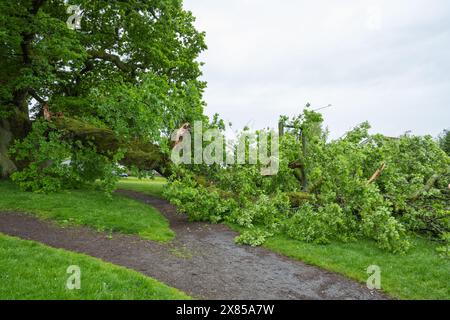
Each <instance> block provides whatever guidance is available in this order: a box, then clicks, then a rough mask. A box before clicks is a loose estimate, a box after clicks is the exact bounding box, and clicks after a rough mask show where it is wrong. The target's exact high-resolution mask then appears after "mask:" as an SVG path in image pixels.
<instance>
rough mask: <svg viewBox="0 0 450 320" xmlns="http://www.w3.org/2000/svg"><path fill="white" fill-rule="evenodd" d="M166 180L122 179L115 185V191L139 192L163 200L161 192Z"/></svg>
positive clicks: (159, 178) (157, 178)
mask: <svg viewBox="0 0 450 320" xmlns="http://www.w3.org/2000/svg"><path fill="white" fill-rule="evenodd" d="M165 185H166V179H164V178H161V177H156V178H154V179H138V178H135V177H128V178H122V179H120V181H119V182H118V183H117V189H125V190H133V191H139V192H142V193H145V194H148V195H151V196H155V197H160V198H163V190H164V186H165Z"/></svg>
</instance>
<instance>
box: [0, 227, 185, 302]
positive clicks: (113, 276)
mask: <svg viewBox="0 0 450 320" xmlns="http://www.w3.org/2000/svg"><path fill="white" fill-rule="evenodd" d="M0 261H1V263H0V300H18V299H19V300H34V299H42V300H110V299H111V300H122V299H124V300H185V299H190V298H189V296H187V295H186V294H185V293H183V292H181V291H179V290H177V289H174V288H171V287H168V286H167V285H165V284H163V283H161V282H158V281H156V280H154V279H152V278H149V277H146V276H144V275H142V274H140V273H138V272H136V271H133V270H130V269H127V268H123V267H119V266H116V265H113V264H110V263H106V262H103V261H102V260H99V259H96V258H92V257H89V256H86V255H83V254H78V253H73V252H69V251H65V250H61V249H54V248H51V247H47V246H44V245H41V244H38V243H36V242H32V241H26V240H20V239H18V238H14V237H9V236H5V235H3V234H1V233H0ZM69 266H78V267H79V268H80V272H81V282H80V284H81V287H80V289H79V290H77V289H75V290H69V289H67V287H66V284H67V280H68V278H69V277H70V276H71V274H72V273H70V274H68V273H67V268H68V267H69Z"/></svg>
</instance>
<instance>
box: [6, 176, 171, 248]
mask: <svg viewBox="0 0 450 320" xmlns="http://www.w3.org/2000/svg"><path fill="white" fill-rule="evenodd" d="M0 211H4V212H5V211H9V212H25V213H30V214H33V215H36V216H37V217H39V218H43V219H51V220H54V221H56V222H58V223H60V224H63V225H64V224H68V225H85V226H89V227H92V228H94V229H95V230H98V231H105V232H120V233H124V234H135V235H139V236H140V237H142V238H144V239H148V240H154V241H161V242H168V241H171V240H172V239H173V238H174V236H175V234H174V232H173V231H172V230H171V229H170V228H169V222H168V221H167V219H166V218H165V217H163V216H162V215H161V214H160V213H159V211H157V210H156V209H154V208H152V207H150V206H149V205H147V204H144V203H140V202H138V201H135V200H132V199H128V198H126V197H124V196H121V195H117V194H113V195H112V198H110V197H108V196H107V195H105V194H104V193H103V192H101V191H98V190H94V189H90V190H73V191H61V192H59V193H53V194H42V193H32V192H23V191H20V190H19V189H18V188H17V187H16V186H15V185H14V184H13V183H11V182H9V181H0Z"/></svg>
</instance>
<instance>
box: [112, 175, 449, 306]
mask: <svg viewBox="0 0 450 320" xmlns="http://www.w3.org/2000/svg"><path fill="white" fill-rule="evenodd" d="M164 183H165V181H164V180H163V179H160V180H159V181H152V180H137V179H132V180H130V181H125V182H121V184H120V187H121V188H124V189H127V188H128V189H133V190H136V191H141V192H145V193H148V194H152V195H159V194H161V193H162V190H163V188H164ZM231 227H232V228H233V229H235V230H237V231H242V229H241V228H236V226H231ZM264 246H265V247H266V248H268V249H270V250H272V251H275V252H278V253H280V254H283V255H285V256H288V257H291V258H293V259H298V260H301V261H304V262H305V263H308V264H311V265H316V266H319V267H322V268H324V269H327V270H330V271H334V272H338V273H341V274H343V275H346V276H348V277H350V278H352V279H356V280H358V281H361V282H363V283H365V282H366V280H367V278H368V276H369V275H368V274H367V273H366V270H367V267H368V266H370V265H378V266H379V267H380V268H381V286H382V290H383V291H384V292H386V293H387V294H389V295H391V296H393V297H396V298H401V299H450V260H448V259H444V258H441V257H439V255H438V254H437V252H436V250H435V248H436V244H435V243H433V242H431V241H428V240H424V239H416V240H415V241H414V248H413V249H412V250H411V251H409V252H408V253H407V254H404V255H397V254H391V253H388V252H386V251H383V250H380V249H379V248H377V247H376V245H375V244H374V243H373V242H371V241H358V242H354V243H347V244H346V243H332V244H329V245H315V244H310V243H304V242H300V241H296V240H292V239H289V238H288V237H286V236H275V237H272V238H270V239H268V241H267V242H266V243H265V244H264Z"/></svg>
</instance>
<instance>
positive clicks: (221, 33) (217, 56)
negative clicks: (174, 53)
mask: <svg viewBox="0 0 450 320" xmlns="http://www.w3.org/2000/svg"><path fill="white" fill-rule="evenodd" d="M185 7H186V8H187V9H188V10H191V11H192V12H193V14H194V16H196V17H197V22H196V24H197V27H198V29H200V30H202V31H206V32H207V44H208V46H209V50H208V51H206V52H205V53H204V55H203V56H202V59H201V60H202V61H205V62H206V65H205V67H204V77H205V80H206V81H208V89H207V90H206V93H205V100H206V102H207V103H208V107H207V109H206V111H207V113H209V114H213V113H216V112H218V113H219V114H221V116H222V117H223V118H224V119H226V120H229V121H231V122H233V123H234V124H235V125H237V126H238V127H242V126H244V125H247V124H248V123H251V124H252V125H253V126H254V127H255V128H261V127H267V126H273V127H274V126H276V122H277V120H278V116H279V115H280V114H287V115H293V114H295V113H298V112H299V111H300V110H301V107H302V106H304V104H305V103H306V102H311V103H312V104H313V106H317V107H321V106H324V105H328V104H329V103H331V104H333V105H334V107H333V108H331V109H327V110H325V111H324V115H325V120H326V124H327V125H329V127H330V129H331V131H332V136H333V137H336V136H340V135H341V134H342V133H343V132H344V131H346V130H348V129H349V128H351V127H353V126H355V125H357V124H358V123H359V122H362V121H364V120H369V122H371V124H372V125H373V128H374V129H373V130H374V131H376V132H382V133H385V134H388V135H398V134H400V133H402V132H404V131H407V130H413V132H414V133H417V134H426V133H431V134H434V135H435V134H437V133H438V132H439V131H441V130H442V129H443V128H446V127H449V126H450V121H449V120H450V95H449V92H450V76H449V74H448V70H450V58H449V57H448V56H449V55H448V51H449V45H450V31H449V30H450V28H449V27H450V3H448V1H446V0H430V1H425V0H413V1H411V0H410V1H406V0H396V1H387V0H379V1H375V0H372V1H368V0H366V1H361V0H359V1H358V0H341V1H332V0H328V1H327V0H318V1H299V0H280V1H277V2H273V1H267V0H244V1H243V0H226V1H225V0H222V1H210V0H185Z"/></svg>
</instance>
